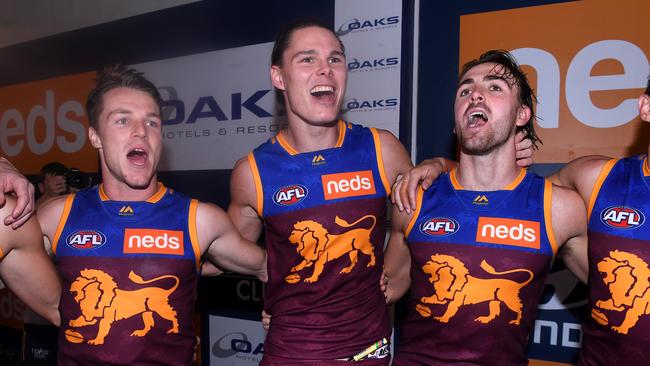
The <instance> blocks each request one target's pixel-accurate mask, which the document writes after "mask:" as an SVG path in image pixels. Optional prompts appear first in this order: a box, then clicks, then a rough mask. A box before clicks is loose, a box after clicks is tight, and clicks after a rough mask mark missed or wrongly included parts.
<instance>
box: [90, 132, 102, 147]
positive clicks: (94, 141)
mask: <svg viewBox="0 0 650 366" xmlns="http://www.w3.org/2000/svg"><path fill="white" fill-rule="evenodd" d="M88 139H89V140H90V144H91V145H93V147H94V148H95V149H101V148H102V140H101V139H100V138H99V134H98V133H97V131H95V128H94V127H89V128H88Z"/></svg>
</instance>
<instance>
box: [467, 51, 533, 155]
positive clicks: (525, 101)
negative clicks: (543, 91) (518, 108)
mask: <svg viewBox="0 0 650 366" xmlns="http://www.w3.org/2000/svg"><path fill="white" fill-rule="evenodd" d="M485 63H495V64H497V65H501V66H503V71H502V72H501V75H500V76H501V77H503V78H504V79H506V80H512V81H513V85H518V86H519V101H520V102H521V104H522V105H525V106H527V107H528V108H530V118H529V119H528V121H527V122H526V124H525V125H523V126H517V131H524V134H525V135H526V138H529V139H530V141H531V142H532V143H533V148H534V149H538V148H539V146H538V143H539V144H542V140H540V138H539V136H537V132H535V120H536V119H537V115H536V114H535V109H534V108H533V107H534V104H535V103H537V97H536V96H535V93H534V92H533V89H532V88H531V87H530V84H529V83H528V78H527V77H526V74H524V72H523V71H521V68H520V67H519V63H518V62H517V60H516V59H515V57H514V56H513V55H512V54H511V53H510V52H508V51H504V50H489V51H487V52H485V53H484V54H482V55H481V56H480V57H479V58H478V59H475V60H471V61H469V62H467V63H466V64H465V65H463V69H462V71H461V73H460V78H459V79H458V80H463V76H465V74H466V73H467V72H468V71H469V70H470V69H472V68H474V67H475V66H478V65H480V64H485Z"/></svg>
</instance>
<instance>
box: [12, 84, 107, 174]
mask: <svg viewBox="0 0 650 366" xmlns="http://www.w3.org/2000/svg"><path fill="white" fill-rule="evenodd" d="M93 78H94V73H92V72H90V73H82V74H76V75H68V76H61V77H57V78H52V79H47V80H41V81H35V82H29V83H24V84H18V85H11V86H6V87H2V88H0V100H1V101H2V103H0V155H2V156H5V157H7V158H8V159H9V160H11V162H12V163H13V164H14V165H15V166H16V168H17V169H18V170H20V171H21V172H23V173H25V174H38V172H39V170H40V169H41V167H42V166H43V165H45V164H47V163H49V162H52V161H60V162H62V163H64V164H66V165H68V166H74V167H77V168H79V169H81V170H82V171H97V155H96V154H95V151H94V149H93V148H92V147H91V146H90V143H89V142H87V140H88V138H87V132H86V127H87V126H88V119H87V117H86V111H85V103H86V95H87V94H88V91H89V90H90V88H92V85H93Z"/></svg>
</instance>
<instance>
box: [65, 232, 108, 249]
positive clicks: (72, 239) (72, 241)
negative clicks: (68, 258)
mask: <svg viewBox="0 0 650 366" xmlns="http://www.w3.org/2000/svg"><path fill="white" fill-rule="evenodd" d="M66 243H67V244H68V245H69V246H70V247H72V248H75V249H93V248H99V247H101V246H102V245H104V244H105V243H106V235H104V234H103V233H101V232H99V231H94V230H79V231H76V232H74V233H72V234H70V235H69V236H68V238H67V239H66Z"/></svg>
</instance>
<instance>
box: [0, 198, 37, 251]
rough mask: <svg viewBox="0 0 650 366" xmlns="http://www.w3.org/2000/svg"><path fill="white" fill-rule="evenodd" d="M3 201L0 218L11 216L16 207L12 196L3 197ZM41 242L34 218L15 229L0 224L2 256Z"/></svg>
mask: <svg viewBox="0 0 650 366" xmlns="http://www.w3.org/2000/svg"><path fill="white" fill-rule="evenodd" d="M5 199H6V201H5V204H4V205H3V206H2V207H0V217H5V216H7V215H9V214H11V211H12V210H13V209H14V207H15V206H16V199H15V198H14V197H13V196H9V195H7V196H5ZM42 240H43V238H42V234H41V229H40V227H39V225H38V221H37V220H36V218H34V217H31V218H30V219H29V220H27V222H25V223H24V224H23V225H21V226H20V227H18V228H17V229H12V228H11V226H7V225H4V223H0V248H2V251H3V253H4V255H6V254H7V253H8V252H9V250H11V249H13V248H17V247H21V246H25V245H28V244H31V243H34V242H36V243H40V242H42Z"/></svg>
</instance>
